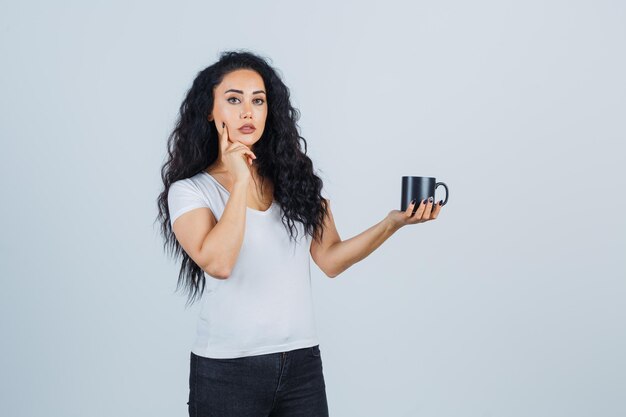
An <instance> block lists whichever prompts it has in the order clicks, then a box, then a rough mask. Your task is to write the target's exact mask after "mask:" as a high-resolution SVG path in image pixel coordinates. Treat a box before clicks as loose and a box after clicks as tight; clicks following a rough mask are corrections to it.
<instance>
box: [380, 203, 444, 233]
mask: <svg viewBox="0 0 626 417" xmlns="http://www.w3.org/2000/svg"><path fill="white" fill-rule="evenodd" d="M415 204H416V203H414V202H411V203H410V204H409V206H408V207H407V208H406V210H405V211H400V210H391V211H390V212H389V214H388V215H387V219H388V220H389V221H390V222H391V224H393V225H394V227H396V228H398V229H399V228H401V227H402V226H406V225H407V224H417V223H424V222H427V221H430V220H435V219H436V218H437V216H438V215H439V212H440V211H441V201H440V202H439V203H437V204H433V202H432V201H431V200H430V199H429V200H427V201H426V204H425V203H424V202H423V201H421V202H420V205H419V207H418V208H417V210H416V211H415V213H414V214H413V215H411V214H412V213H413V209H414V208H415Z"/></svg>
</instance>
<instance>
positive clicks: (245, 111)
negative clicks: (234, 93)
mask: <svg viewBox="0 0 626 417" xmlns="http://www.w3.org/2000/svg"><path fill="white" fill-rule="evenodd" d="M249 116H252V111H251V110H250V107H248V105H244V108H243V111H242V112H241V117H249Z"/></svg>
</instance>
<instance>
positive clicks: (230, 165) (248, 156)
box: [220, 122, 256, 182]
mask: <svg viewBox="0 0 626 417" xmlns="http://www.w3.org/2000/svg"><path fill="white" fill-rule="evenodd" d="M220 156H221V158H222V164H223V166H224V167H225V168H226V170H228V173H229V174H230V175H231V178H232V180H233V182H238V181H248V180H250V177H251V174H250V168H249V165H252V160H253V159H256V155H255V154H254V152H252V151H251V150H250V148H248V147H247V146H246V145H244V144H243V143H241V142H239V141H235V142H233V141H231V140H230V137H229V136H228V126H226V124H225V123H224V122H222V133H221V134H220Z"/></svg>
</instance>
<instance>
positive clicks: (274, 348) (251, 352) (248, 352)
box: [191, 339, 319, 359]
mask: <svg viewBox="0 0 626 417" xmlns="http://www.w3.org/2000/svg"><path fill="white" fill-rule="evenodd" d="M318 344H319V340H318V339H305V340H298V341H295V342H291V343H286V344H282V345H271V346H264V347H260V348H255V349H243V350H215V349H210V348H208V347H204V348H203V347H201V346H197V345H196V346H194V347H193V348H192V349H191V351H192V352H193V353H194V354H196V355H198V356H204V357H206V358H213V359H232V358H241V357H244V356H255V355H265V354H268V353H277V352H288V351H290V350H294V349H302V348H307V347H311V346H315V345H318Z"/></svg>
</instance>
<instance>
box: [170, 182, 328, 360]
mask: <svg viewBox="0 0 626 417" xmlns="http://www.w3.org/2000/svg"><path fill="white" fill-rule="evenodd" d="M229 195H230V194H229V192H228V191H227V190H226V189H225V188H224V187H223V186H222V185H221V184H220V183H219V182H218V181H217V180H216V179H215V178H214V177H213V176H211V175H210V174H208V173H207V172H205V171H200V172H199V173H198V174H196V175H194V176H193V177H191V178H186V179H183V180H179V181H175V182H174V183H173V184H172V185H171V187H170V190H169V194H168V204H169V212H170V221H171V224H172V225H173V224H174V221H175V220H176V219H177V218H178V217H179V216H180V215H181V214H183V213H186V212H187V211H190V210H192V209H194V208H199V207H208V208H209V209H211V211H212V212H213V215H214V216H215V218H216V219H217V220H218V221H219V220H220V218H221V217H222V213H223V212H224V208H225V206H226V203H227V201H228V198H229ZM295 226H296V227H297V228H298V236H297V243H296V242H294V241H293V239H290V238H289V233H288V230H287V228H286V227H285V226H284V225H283V223H282V221H281V208H280V205H279V203H278V202H277V201H276V200H274V201H273V202H272V205H271V206H270V208H269V209H268V210H266V211H259V210H254V209H251V208H249V207H247V208H246V226H245V233H244V238H243V243H242V246H241V250H240V252H239V257H238V258H237V262H236V263H235V265H234V267H233V269H232V271H231V274H230V276H229V277H228V278H226V279H218V278H214V277H212V276H211V275H209V274H208V273H206V272H205V273H204V276H205V279H206V287H205V290H204V294H203V296H202V298H201V300H200V302H201V304H202V305H201V311H200V314H199V317H198V322H197V330H196V340H195V343H194V345H193V347H192V349H191V350H192V352H193V353H195V354H196V355H199V356H205V357H209V358H237V357H243V356H252V355H260V354H265V353H275V352H285V351H289V350H293V349H299V348H304V347H310V346H315V345H317V344H318V343H319V342H318V338H317V330H316V323H315V318H314V310H313V298H312V293H311V271H310V252H309V250H310V247H311V239H312V238H311V236H309V235H305V234H304V227H303V225H302V224H301V223H299V222H295Z"/></svg>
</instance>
